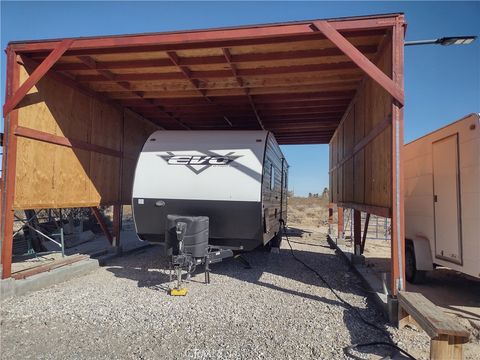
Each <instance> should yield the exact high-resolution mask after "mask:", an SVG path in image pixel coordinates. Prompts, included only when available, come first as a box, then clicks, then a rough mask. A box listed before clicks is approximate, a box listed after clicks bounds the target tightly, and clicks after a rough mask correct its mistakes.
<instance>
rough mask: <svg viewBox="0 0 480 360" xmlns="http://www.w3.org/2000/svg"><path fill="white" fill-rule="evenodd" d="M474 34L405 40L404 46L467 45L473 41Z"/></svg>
mask: <svg viewBox="0 0 480 360" xmlns="http://www.w3.org/2000/svg"><path fill="white" fill-rule="evenodd" d="M476 38H477V37H476V36H455V37H443V38H439V39H432V40H414V41H405V46H414V45H443V46H449V45H469V44H471V43H472V42H474V41H475V39H476Z"/></svg>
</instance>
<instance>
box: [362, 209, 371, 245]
mask: <svg viewBox="0 0 480 360" xmlns="http://www.w3.org/2000/svg"><path fill="white" fill-rule="evenodd" d="M369 223H370V213H367V215H366V217H365V227H364V228H363V237H362V246H361V247H360V254H363V251H364V250H365V242H366V241H367V235H368V224H369Z"/></svg>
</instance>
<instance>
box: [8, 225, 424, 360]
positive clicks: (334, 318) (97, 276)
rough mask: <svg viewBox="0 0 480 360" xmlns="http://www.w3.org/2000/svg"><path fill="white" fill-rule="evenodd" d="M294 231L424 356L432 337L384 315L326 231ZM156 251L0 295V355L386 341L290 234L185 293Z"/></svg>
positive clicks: (237, 355) (240, 351) (267, 352)
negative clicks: (2, 298)
mask: <svg viewBox="0 0 480 360" xmlns="http://www.w3.org/2000/svg"><path fill="white" fill-rule="evenodd" d="M291 241H292V246H293V247H294V249H295V253H296V255H297V256H298V257H299V258H301V259H303V260H304V261H305V262H307V263H308V264H309V265H311V266H312V267H314V268H315V269H317V271H319V272H320V273H321V274H324V276H325V277H326V278H327V279H328V281H329V282H330V284H332V286H333V287H334V288H335V289H336V290H337V291H338V293H339V294H340V295H341V296H342V297H343V298H344V299H345V300H347V301H348V302H350V303H351V304H353V305H355V306H356V307H358V309H359V311H360V312H361V314H362V315H363V317H364V318H366V319H368V320H369V321H371V322H375V323H376V324H377V325H379V326H381V327H384V328H385V329H386V330H387V331H388V333H390V337H391V338H392V339H393V340H394V341H395V342H400V345H401V346H402V347H404V348H405V349H406V350H407V351H409V352H411V353H412V354H413V355H415V356H416V357H418V358H419V359H423V358H427V357H428V350H429V339H428V337H427V335H426V334H424V333H423V332H417V331H416V330H414V329H410V328H406V329H404V330H402V331H401V332H398V330H396V329H395V328H392V327H390V326H389V325H387V324H386V321H385V319H384V318H383V316H382V315H381V313H380V311H379V310H378V309H377V308H376V307H375V305H374V304H373V302H372V301H370V300H369V299H368V296H367V293H366V292H365V291H364V290H363V289H362V286H361V283H360V282H359V280H358V279H357V278H356V276H355V275H354V274H353V273H351V272H348V271H347V270H348V267H347V265H346V264H345V263H344V261H343V259H342V258H341V257H339V256H338V255H335V253H334V251H333V250H331V249H330V248H328V246H327V243H326V240H325V236H324V235H323V234H320V233H314V234H303V236H299V234H297V236H291ZM306 242H308V243H309V244H310V245H306V244H302V243H306ZM158 250H159V249H158V248H157V247H151V248H149V249H147V250H143V251H142V252H137V253H135V254H131V255H129V256H124V257H122V258H117V259H114V260H113V261H112V262H110V263H109V265H108V266H106V267H104V268H99V269H98V270H96V271H95V272H93V273H91V274H89V275H86V276H83V277H81V278H77V279H73V280H71V281H68V282H65V283H63V284H59V285H57V286H54V287H51V288H48V289H45V290H42V291H38V292H36V293H32V294H29V295H26V296H23V297H19V298H16V299H13V300H12V299H10V300H8V301H7V302H4V303H2V309H1V316H2V317H1V319H2V320H1V331H2V332H1V356H2V358H4V359H341V358H349V357H347V356H346V354H345V352H344V347H346V346H348V345H350V344H352V343H359V342H370V341H377V340H383V341H385V339H386V338H385V336H383V335H382V334H381V333H378V331H376V330H372V329H370V328H368V327H367V326H366V325H364V324H363V323H362V322H361V321H360V320H359V319H358V318H357V317H356V315H355V314H354V313H353V312H352V311H351V310H349V309H347V308H346V307H345V306H344V305H343V304H341V303H340V302H339V301H338V300H337V299H336V298H335V296H334V295H333V294H332V293H331V292H330V290H328V288H327V287H326V286H325V285H324V284H322V282H321V281H320V280H319V279H318V278H317V277H316V276H315V275H314V274H312V273H311V272H310V271H308V270H306V269H305V268H304V267H303V266H302V265H301V264H300V263H298V262H296V261H295V260H294V259H293V257H292V255H291V253H290V250H289V248H288V244H287V243H286V241H285V240H284V241H283V244H282V248H281V250H280V253H279V254H273V253H266V252H264V251H261V250H258V251H254V252H251V253H248V254H245V258H246V259H247V260H248V262H249V263H250V264H251V266H252V268H251V269H246V268H244V266H243V265H242V264H241V263H240V262H239V261H236V260H233V259H229V260H227V261H224V262H223V263H220V264H215V265H213V266H212V275H211V281H212V283H211V284H210V285H208V286H207V285H204V284H203V283H202V281H203V279H204V278H203V274H202V273H197V274H196V275H195V276H194V277H193V278H192V281H191V282H190V283H189V284H188V288H189V293H188V295H187V296H186V297H170V296H168V295H167V294H166V292H165V287H166V286H168V285H169V284H168V276H167V275H166V272H165V271H164V270H163V268H164V267H165V262H164V261H163V260H162V259H161V257H160V256H159V251H158ZM391 353H392V350H391V349H385V348H380V347H369V348H363V349H361V351H355V352H353V354H354V356H356V358H361V359H364V358H367V359H378V358H382V357H384V356H387V355H390V354H391Z"/></svg>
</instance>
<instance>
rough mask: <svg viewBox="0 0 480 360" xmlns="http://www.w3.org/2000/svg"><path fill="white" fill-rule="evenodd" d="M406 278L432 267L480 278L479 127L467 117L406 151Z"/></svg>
mask: <svg viewBox="0 0 480 360" xmlns="http://www.w3.org/2000/svg"><path fill="white" fill-rule="evenodd" d="M403 161H404V174H405V237H406V244H405V245H406V249H405V250H406V257H405V259H406V270H405V271H406V278H407V280H409V281H411V282H415V281H421V280H422V279H423V278H424V276H425V272H426V271H428V270H433V268H434V267H435V266H436V265H439V266H445V267H448V268H451V269H453V270H457V271H460V272H462V273H465V274H468V275H470V276H474V277H477V278H478V277H480V236H479V234H480V121H479V114H470V115H468V116H466V117H464V118H462V119H460V120H458V121H456V122H454V123H452V124H450V125H447V126H445V127H443V128H441V129H438V130H436V131H434V132H432V133H430V134H428V135H425V136H423V137H421V138H419V139H417V140H415V141H412V142H411V143H409V144H407V145H405V148H404V153H403Z"/></svg>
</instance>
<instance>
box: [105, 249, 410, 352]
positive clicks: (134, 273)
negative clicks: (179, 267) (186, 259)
mask: <svg viewBox="0 0 480 360" xmlns="http://www.w3.org/2000/svg"><path fill="white" fill-rule="evenodd" d="M284 242H285V243H286V241H285V240H284ZM290 242H291V243H294V242H293V241H292V240H290ZM295 243H299V244H303V245H309V244H308V243H304V242H295ZM323 244H326V242H321V243H320V242H318V241H317V243H315V244H312V245H314V246H321V247H326V248H328V247H329V246H327V245H323ZM284 246H285V245H284ZM286 246H288V245H286ZM294 252H295V255H296V256H297V257H298V258H300V259H301V260H302V261H304V262H305V263H307V264H308V265H309V266H312V267H313V268H315V269H316V270H317V271H318V272H319V273H320V274H322V276H323V277H325V279H326V280H327V281H328V283H329V284H330V286H331V287H332V288H333V289H334V290H335V291H337V292H338V293H339V295H340V296H341V297H342V298H345V299H346V300H349V298H351V296H349V294H352V295H357V296H360V297H364V298H365V299H366V306H365V308H358V312H359V313H360V314H361V315H362V317H363V318H364V319H366V320H368V321H369V322H372V323H375V324H376V325H377V326H379V327H382V328H385V325H386V320H385V318H384V317H383V314H382V313H381V311H380V310H379V309H378V308H377V307H376V305H375V304H374V302H373V300H372V299H370V298H369V294H368V293H366V292H365V291H364V290H363V287H362V285H361V282H360V280H359V279H358V278H357V277H356V275H355V274H354V273H352V272H350V271H349V266H348V265H347V264H346V263H345V262H344V260H343V259H342V258H341V257H340V256H338V255H335V254H325V253H319V252H313V251H312V252H311V251H305V250H298V249H295V250H294ZM243 257H244V258H245V259H246V260H247V261H248V262H249V264H250V265H251V268H250V269H246V268H245V266H244V264H242V263H241V262H239V261H236V260H234V259H227V260H225V261H223V262H221V263H218V264H213V265H212V266H211V281H212V282H215V275H223V276H228V277H231V278H235V279H238V280H241V281H244V282H249V283H252V284H253V285H256V286H259V287H262V288H266V289H270V290H274V291H279V292H282V293H286V294H289V295H292V296H297V297H299V298H304V299H309V300H313V301H319V302H322V303H324V304H326V305H327V308H329V309H331V308H332V307H337V306H339V307H341V308H343V309H344V312H343V319H342V320H343V323H344V325H345V327H346V328H347V329H348V331H349V333H350V343H351V344H356V343H365V342H372V341H387V340H388V339H387V338H386V335H385V334H383V333H381V332H379V331H378V330H375V329H372V328H370V327H369V326H368V325H366V324H364V323H363V322H361V320H360V319H359V318H358V316H357V314H356V313H355V312H354V311H353V310H352V309H351V308H349V307H348V306H346V305H345V304H344V303H342V302H341V301H339V300H338V299H337V298H336V297H335V296H334V295H333V294H331V293H330V294H331V295H329V296H328V298H327V297H323V296H318V295H316V294H313V293H310V292H308V290H309V289H308V288H306V289H305V292H303V291H298V290H293V289H288V288H285V287H282V286H279V285H278V284H274V283H269V282H265V281H263V280H261V279H262V275H263V274H265V273H268V274H273V275H275V276H278V277H281V278H287V279H290V280H293V281H295V282H300V283H303V284H305V285H308V286H315V287H321V288H326V287H327V286H326V285H325V284H324V283H323V282H322V281H321V280H320V279H319V278H318V277H317V276H316V275H315V274H314V273H312V272H311V271H309V270H308V269H306V268H305V267H303V265H302V264H300V263H299V262H297V261H296V260H295V259H294V258H293V256H292V254H291V251H290V249H286V248H282V249H281V250H280V252H279V253H278V254H274V253H269V252H266V251H264V250H261V249H257V250H254V251H252V252H248V253H245V254H243ZM167 267H168V263H167V259H166V258H164V257H161V256H160V251H159V248H157V247H155V246H153V247H151V248H149V249H146V250H144V251H142V252H138V253H134V254H131V255H128V256H124V257H119V258H116V259H113V260H112V261H111V262H109V264H108V266H107V267H106V268H107V270H108V271H111V272H112V273H113V274H114V275H115V276H116V277H120V278H127V279H131V280H134V281H136V282H137V284H138V287H148V288H151V289H153V290H162V291H163V290H165V289H166V288H168V286H169V280H170V279H169V276H168V271H167V270H166V269H167ZM201 268H202V267H200V269H198V270H197V271H196V273H200V272H201V271H202V269H201ZM301 304H302V303H301V302H299V306H301ZM312 316H313V315H312ZM377 333H378V334H377ZM318 335H319V337H321V334H318ZM339 342H340V341H339ZM355 352H356V353H362V354H363V356H364V355H367V354H375V355H377V356H381V357H386V356H392V349H389V348H384V347H375V346H372V347H367V348H362V349H357V350H355ZM346 355H348V356H350V357H351V358H358V357H356V356H355V355H352V354H346ZM394 358H395V359H401V358H400V357H398V355H396V356H395V357H394Z"/></svg>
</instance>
